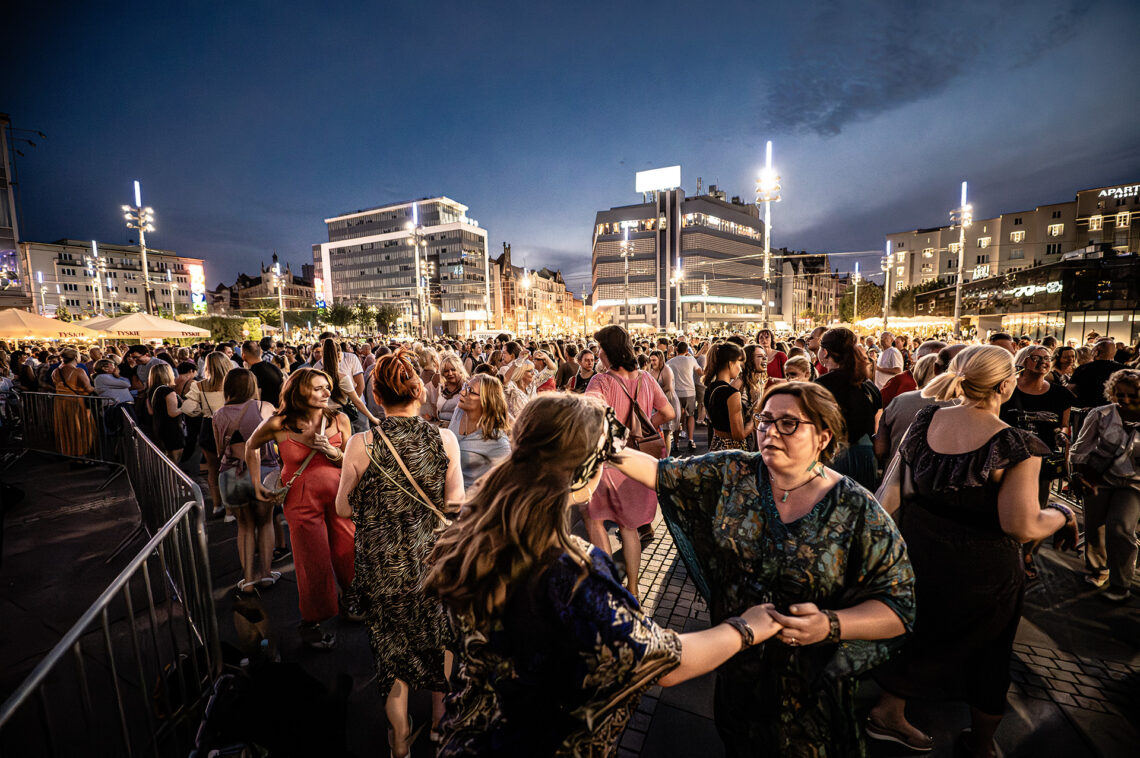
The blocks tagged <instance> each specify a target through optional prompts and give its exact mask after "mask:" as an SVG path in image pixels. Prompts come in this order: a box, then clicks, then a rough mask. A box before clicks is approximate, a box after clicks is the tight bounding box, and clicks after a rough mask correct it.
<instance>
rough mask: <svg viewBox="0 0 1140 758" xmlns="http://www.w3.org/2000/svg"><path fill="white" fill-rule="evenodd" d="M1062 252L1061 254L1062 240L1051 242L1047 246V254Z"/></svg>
mask: <svg viewBox="0 0 1140 758" xmlns="http://www.w3.org/2000/svg"><path fill="white" fill-rule="evenodd" d="M1060 254H1061V243H1060V242H1050V243H1049V244H1048V245H1046V246H1045V255H1060Z"/></svg>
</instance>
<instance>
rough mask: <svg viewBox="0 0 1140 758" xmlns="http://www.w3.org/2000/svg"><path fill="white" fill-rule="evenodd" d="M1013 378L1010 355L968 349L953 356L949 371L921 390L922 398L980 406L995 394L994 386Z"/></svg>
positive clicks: (988, 349) (996, 349)
mask: <svg viewBox="0 0 1140 758" xmlns="http://www.w3.org/2000/svg"><path fill="white" fill-rule="evenodd" d="M1012 376H1014V366H1013V355H1012V354H1011V353H1010V352H1009V351H1008V350H1006V349H1005V348H1004V347H1001V346H999V345H971V346H970V347H968V348H966V349H965V350H963V351H962V352H960V353H958V354H957V355H955V356H954V360H952V361H950V368H948V369H947V370H946V372H945V373H943V374H939V375H938V376H936V377H934V378H933V379H931V380H930V382H929V383H928V384H927V385H926V386H925V387H923V388H922V396H923V397H927V398H932V399H934V400H942V401H947V400H956V399H957V398H959V397H964V398H966V399H967V400H973V401H975V402H982V401H985V400H988V399H989V398H990V396H992V395H993V394H995V393H996V392H997V391H998V390H997V388H998V386H999V385H1001V383H1002V382H1004V381H1005V380H1006V379H1009V378H1010V377H1012Z"/></svg>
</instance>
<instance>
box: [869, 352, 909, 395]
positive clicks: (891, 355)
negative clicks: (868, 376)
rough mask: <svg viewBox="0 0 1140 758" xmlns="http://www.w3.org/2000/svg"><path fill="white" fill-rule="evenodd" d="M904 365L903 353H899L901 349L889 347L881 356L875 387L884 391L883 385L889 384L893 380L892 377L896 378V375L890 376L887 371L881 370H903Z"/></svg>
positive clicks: (876, 368)
mask: <svg viewBox="0 0 1140 758" xmlns="http://www.w3.org/2000/svg"><path fill="white" fill-rule="evenodd" d="M903 364H904V361H903V356H902V353H901V352H899V349H898V348H897V347H888V348H887V349H886V350H884V351H883V354H882V355H880V356H879V364H878V366H876V367H875V386H876V387H878V388H879V389H882V388H883V385H884V384H886V383H887V382H889V381H890V380H891V377H893V376H895V375H894V374H888V373H886V372H885V371H879V369H880V368H898V369H901V368H902V367H903Z"/></svg>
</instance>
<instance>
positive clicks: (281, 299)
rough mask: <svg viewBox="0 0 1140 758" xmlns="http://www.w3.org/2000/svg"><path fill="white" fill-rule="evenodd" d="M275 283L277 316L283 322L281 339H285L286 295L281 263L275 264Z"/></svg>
mask: <svg viewBox="0 0 1140 758" xmlns="http://www.w3.org/2000/svg"><path fill="white" fill-rule="evenodd" d="M273 281H274V282H275V283H276V284H277V315H278V316H279V317H280V321H281V339H285V295H284V291H283V290H282V289H281V261H277V262H276V263H274V264H273Z"/></svg>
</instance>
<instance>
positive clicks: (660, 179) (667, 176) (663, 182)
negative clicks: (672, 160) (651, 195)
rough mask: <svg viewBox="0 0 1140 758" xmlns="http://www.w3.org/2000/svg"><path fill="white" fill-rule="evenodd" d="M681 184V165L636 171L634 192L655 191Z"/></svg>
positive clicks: (673, 187)
mask: <svg viewBox="0 0 1140 758" xmlns="http://www.w3.org/2000/svg"><path fill="white" fill-rule="evenodd" d="M680 186H681V167H680V166H667V167H665V168H655V169H651V170H649V171H638V172H637V176H636V180H635V182H634V187H635V191H636V192H657V191H659V190H669V189H675V188H677V187H680Z"/></svg>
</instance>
